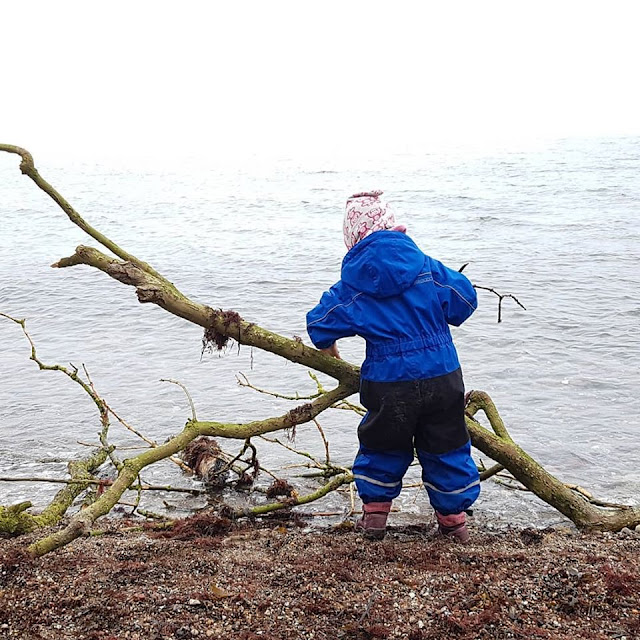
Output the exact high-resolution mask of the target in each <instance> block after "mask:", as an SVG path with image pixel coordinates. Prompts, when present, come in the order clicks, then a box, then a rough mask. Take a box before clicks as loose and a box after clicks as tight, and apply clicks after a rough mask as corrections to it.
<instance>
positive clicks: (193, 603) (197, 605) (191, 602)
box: [189, 598, 202, 607]
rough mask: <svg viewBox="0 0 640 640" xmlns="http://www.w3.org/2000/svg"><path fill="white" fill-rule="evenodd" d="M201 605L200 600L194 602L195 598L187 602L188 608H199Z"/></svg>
mask: <svg viewBox="0 0 640 640" xmlns="http://www.w3.org/2000/svg"><path fill="white" fill-rule="evenodd" d="M201 604H202V602H200V600H196V599H195V598H191V599H190V600H189V606H190V607H199V606H200V605H201Z"/></svg>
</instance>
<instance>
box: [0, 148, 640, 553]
mask: <svg viewBox="0 0 640 640" xmlns="http://www.w3.org/2000/svg"><path fill="white" fill-rule="evenodd" d="M0 151H5V152H8V153H13V154H17V155H19V156H20V157H21V163H20V169H21V171H22V173H23V174H25V175H27V176H28V177H29V178H31V179H32V180H33V181H34V182H35V183H36V185H37V186H38V187H39V188H40V189H42V190H43V191H44V192H45V193H46V194H47V195H49V196H50V197H51V198H52V199H53V200H54V201H55V202H56V203H57V204H58V205H59V206H60V208H61V209H62V210H63V211H64V212H65V214H66V215H67V216H68V218H69V219H70V221H71V222H73V223H74V224H76V225H77V226H79V227H80V228H81V229H83V230H84V231H85V232H86V233H87V234H88V235H89V236H90V237H92V238H93V239H95V240H96V241H98V242H99V243H100V244H101V245H102V246H103V247H105V248H106V249H107V250H108V251H110V252H111V253H112V254H113V256H115V257H112V256H108V255H106V254H105V253H103V252H101V251H99V250H98V249H95V248H91V247H86V246H79V247H77V248H76V250H75V252H74V253H73V254H72V255H71V256H69V257H65V258H61V259H59V260H57V261H56V262H55V263H54V264H53V265H52V266H53V267H55V268H67V267H73V266H78V265H87V266H90V267H93V268H95V269H98V270H99V271H102V272H103V273H105V274H106V275H108V276H109V277H111V278H114V279H115V280H118V281H119V282H121V283H123V284H125V285H128V286H132V287H134V288H135V290H136V294H137V297H138V300H139V302H141V303H152V304H156V305H158V306H160V307H161V308H163V309H165V310H166V311H168V312H170V313H172V314H174V315H176V316H179V317H181V318H184V319H186V320H188V321H189V322H192V323H194V324H197V325H199V326H201V327H202V328H203V329H204V338H203V344H204V346H210V347H211V348H214V349H221V348H224V346H225V345H226V344H227V342H228V341H229V340H230V339H233V340H236V341H237V342H238V343H239V344H243V345H249V346H252V347H256V348H259V349H263V350H265V351H269V352H272V353H275V354H276V355H279V356H281V357H283V358H285V359H287V360H290V361H292V362H296V363H299V364H302V365H304V366H306V367H309V368H310V369H313V370H315V371H320V372H322V373H324V374H327V375H328V376H330V377H332V378H333V379H335V380H336V381H337V385H336V386H335V387H334V388H333V389H331V390H328V391H327V390H325V389H323V388H321V387H320V385H319V392H318V393H317V394H316V395H315V396H314V397H313V398H310V399H308V400H307V401H305V402H303V403H302V404H299V405H298V406H296V407H294V408H293V409H291V410H290V411H288V412H286V413H285V414H283V415H281V416H276V417H270V418H266V419H264V420H258V421H253V422H249V423H221V422H215V421H207V420H199V419H197V418H196V416H195V412H194V413H193V415H192V418H191V419H190V420H188V421H187V423H186V425H185V426H184V428H183V429H182V430H181V431H180V432H179V433H178V434H176V435H175V436H174V437H172V438H171V439H169V440H168V441H167V442H165V443H163V444H161V445H158V446H154V447H153V448H151V449H149V450H146V451H144V452H143V453H140V454H139V455H137V456H134V457H131V458H128V459H126V460H124V461H122V462H120V461H119V460H117V459H116V458H114V457H113V456H112V454H113V452H112V451H109V448H108V447H105V445H104V442H103V450H104V453H105V455H110V456H111V457H112V462H113V464H114V466H115V467H116V468H117V470H118V475H117V477H116V479H115V480H114V481H113V482H112V483H111V485H110V486H108V487H106V489H105V491H104V492H103V493H102V494H101V495H100V496H99V497H97V499H96V500H95V501H94V502H93V503H92V504H90V505H89V506H87V507H86V508H85V509H83V510H81V511H80V512H78V513H77V514H75V515H74V516H72V517H71V519H70V520H69V523H68V524H67V526H66V527H65V528H63V529H61V530H59V531H56V532H55V533H53V534H51V535H48V536H46V537H44V538H42V539H41V540H38V541H36V542H35V543H33V544H32V545H31V546H30V547H29V552H30V553H31V554H32V555H34V556H40V555H43V554H45V553H48V552H49V551H52V550H54V549H57V548H59V547H61V546H63V545H65V544H67V543H69V542H71V541H72V540H74V539H75V538H77V537H78V536H81V535H83V534H86V533H87V532H88V531H89V530H90V528H91V526H92V524H93V523H94V522H95V520H96V519H97V518H99V517H101V516H103V515H105V514H107V513H109V511H110V510H111V509H112V508H113V507H114V505H115V504H116V503H117V502H118V500H119V499H120V497H121V496H122V494H123V493H124V492H125V491H126V490H127V489H128V488H129V487H131V486H132V485H134V483H135V482H136V481H137V479H138V478H139V474H140V472H141V470H142V469H144V468H145V467H146V466H148V465H150V464H153V463H155V462H157V461H159V460H162V459H164V458H167V457H169V456H174V455H176V454H178V453H179V452H181V451H183V450H184V449H185V447H187V445H189V443H191V442H192V441H193V440H194V439H195V438H197V437H198V436H214V437H217V438H235V439H241V440H245V441H246V440H247V439H249V438H251V437H255V436H260V435H263V434H267V433H271V432H274V431H279V430H283V429H292V428H295V426H297V425H300V424H304V423H308V422H311V421H313V420H315V419H316V418H317V416H318V415H319V414H320V413H322V412H323V411H325V410H326V409H328V408H330V407H339V408H347V409H352V410H356V411H358V410H359V408H358V407H357V406H356V405H350V404H349V402H348V401H347V398H348V397H349V396H351V395H352V394H354V393H355V392H357V390H358V386H359V368H358V367H356V366H354V365H352V364H350V363H348V362H345V361H344V360H338V359H335V358H333V357H331V356H329V355H326V354H324V353H322V352H320V351H318V350H316V349H314V348H313V347H310V346H307V345H305V344H304V343H303V342H302V340H300V339H289V338H286V337H284V336H280V335H278V334H275V333H273V332H271V331H268V330H267V329H264V328H262V327H260V326H258V325H257V324H255V323H253V322H248V321H246V320H244V319H243V318H241V317H240V316H239V315H238V314H237V313H236V312H234V311H223V310H221V309H215V308H213V307H211V306H207V305H203V304H200V303H198V302H195V301H193V300H191V299H190V298H188V297H187V296H185V295H184V294H183V293H181V292H180V291H179V289H178V288H177V287H176V286H175V285H174V284H173V283H171V282H169V281H168V280H167V279H166V278H165V277H164V276H162V275H161V274H160V273H158V272H157V271H156V270H155V269H153V267H151V266H150V265H149V264H147V263H146V262H144V261H142V260H140V259H139V258H137V257H136V256H134V255H132V254H129V253H128V252H127V251H125V250H124V249H122V248H121V247H119V246H118V245H117V244H115V243H114V242H113V241H112V240H110V239H109V238H107V237H106V236H104V235H103V234H102V233H100V232H99V231H98V230H96V229H94V228H93V227H92V226H91V225H89V224H88V223H87V222H86V221H85V220H84V219H83V218H82V217H81V216H80V214H79V213H78V212H77V211H75V209H74V208H73V207H72V206H71V205H70V204H69V203H68V202H67V200H66V199H65V198H63V197H62V196H61V195H60V194H59V193H58V192H57V191H56V190H55V189H54V188H53V187H52V186H51V185H50V184H49V183H48V182H47V181H46V180H44V179H43V178H42V177H41V176H40V174H39V172H38V171H37V169H36V168H35V165H34V162H33V158H32V156H31V154H30V153H29V152H28V151H26V150H25V149H22V148H20V147H16V146H12V145H0ZM478 288H480V287H478ZM490 290H491V291H493V290H492V289H490ZM493 292H494V293H496V292H495V291H493ZM497 295H498V296H499V299H500V303H501V302H502V300H503V299H504V298H506V297H513V296H510V295H509V294H507V295H503V294H497ZM516 302H518V301H517V300H516ZM518 304H520V303H519V302H518ZM88 386H89V387H90V388H92V387H93V385H92V384H91V383H89V384H88ZM468 400H469V402H468V407H467V425H468V427H469V431H470V433H471V438H472V442H473V445H474V446H475V447H476V448H477V449H478V450H480V451H481V452H482V453H484V454H485V455H487V456H489V457H490V458H491V459H493V460H495V461H496V462H497V463H498V464H499V465H501V466H502V467H504V469H506V470H508V471H509V472H510V473H511V474H512V476H513V478H515V479H517V480H518V481H519V482H520V483H522V485H523V486H524V487H526V488H527V489H529V490H530V491H532V492H533V493H535V494H536V495H537V496H538V497H540V498H541V499H542V500H544V501H545V502H547V503H548V504H550V505H551V506H553V507H555V508H556V509H558V510H559V511H560V512H561V513H563V514H564V515H566V516H567V517H568V518H570V519H571V520H572V521H573V522H574V523H575V524H576V525H577V526H578V527H579V528H581V529H585V530H620V529H622V528H623V527H631V526H635V525H637V524H639V523H640V509H637V508H631V507H624V506H622V507H615V508H613V509H603V508H600V507H598V506H596V505H595V504H593V501H589V500H588V498H587V497H586V492H585V491H584V490H576V488H570V487H567V486H566V485H564V484H563V483H562V482H561V481H560V480H558V479H557V478H555V477H554V476H552V475H551V474H549V473H548V472H546V471H545V470H544V468H543V467H542V466H541V465H540V464H539V463H537V462H536V461H535V460H533V459H532V458H531V457H530V456H529V455H528V454H527V453H526V452H525V451H523V450H522V449H521V448H520V447H519V446H518V445H517V444H516V443H514V442H513V440H512V438H511V436H510V435H509V433H508V431H507V429H506V427H505V426H504V423H503V421H502V419H501V418H500V416H499V414H498V412H497V410H496V408H495V406H494V405H493V402H492V401H491V399H490V398H489V397H488V395H487V394H485V393H482V392H471V394H470V395H469V398H468ZM105 406H106V405H105ZM478 411H482V412H484V413H485V414H486V416H487V418H488V420H489V423H490V425H491V428H492V431H490V430H489V429H487V428H485V427H483V426H482V425H481V424H480V423H479V422H478V421H477V420H476V419H475V415H476V414H477V413H478ZM107 413H108V412H107ZM101 415H102V413H101ZM105 442H106V439H105ZM328 466H329V465H328V464H327V467H328ZM498 471H499V469H498V468H497V467H495V468H494V469H492V470H491V474H490V475H493V474H495V473H497V472H498ZM322 473H323V475H324V476H325V477H331V479H330V480H329V481H328V483H327V484H326V485H324V487H322V488H321V489H320V490H319V491H318V492H314V493H313V494H310V496H305V497H301V498H287V499H286V500H284V501H281V502H279V503H276V506H269V505H265V506H261V507H259V508H258V509H259V512H260V513H262V512H267V511H269V510H270V509H273V508H283V507H290V506H293V505H294V504H302V503H304V502H308V501H310V500H312V499H316V498H317V497H321V496H322V495H326V493H328V492H329V491H331V490H333V489H335V488H337V487H339V486H342V485H343V484H347V483H349V482H350V481H351V477H350V474H349V472H348V470H342V472H339V470H332V471H330V472H327V469H325V470H324V471H323V472H322ZM70 486H75V485H70ZM578 489H579V488H578ZM605 504H606V503H605ZM26 508H27V507H25V506H24V505H17V506H14V507H9V508H7V509H5V513H6V512H8V510H12V511H11V513H12V515H16V514H24V513H25V510H26ZM252 513H253V514H255V513H256V511H253V512H252ZM245 515H250V512H249V511H247V512H246V513H245ZM36 517H37V516H36Z"/></svg>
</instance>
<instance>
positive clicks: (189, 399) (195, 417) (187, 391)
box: [160, 378, 198, 422]
mask: <svg viewBox="0 0 640 640" xmlns="http://www.w3.org/2000/svg"><path fill="white" fill-rule="evenodd" d="M160 382H170V383H171V384H177V385H178V386H179V387H180V388H181V389H182V390H183V391H184V393H185V395H186V396H187V400H188V401H189V405H190V406H191V419H192V420H193V421H194V422H196V421H197V420H198V416H197V415H196V405H195V404H194V403H193V398H192V397H191V394H190V393H189V390H188V389H187V387H185V386H184V385H183V384H182V382H178V381H177V380H171V379H170V378H160Z"/></svg>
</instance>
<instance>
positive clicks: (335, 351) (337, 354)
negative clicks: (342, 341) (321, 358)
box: [320, 342, 342, 360]
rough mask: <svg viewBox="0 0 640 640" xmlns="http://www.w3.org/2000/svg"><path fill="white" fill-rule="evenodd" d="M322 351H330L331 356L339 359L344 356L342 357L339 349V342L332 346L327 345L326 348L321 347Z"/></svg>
mask: <svg viewBox="0 0 640 640" xmlns="http://www.w3.org/2000/svg"><path fill="white" fill-rule="evenodd" d="M320 351H322V352H323V353H328V354H329V355H330V356H333V357H334V358H338V360H342V358H341V357H340V352H339V351H338V343H337V342H334V343H333V344H332V345H331V346H330V347H327V348H326V349H320Z"/></svg>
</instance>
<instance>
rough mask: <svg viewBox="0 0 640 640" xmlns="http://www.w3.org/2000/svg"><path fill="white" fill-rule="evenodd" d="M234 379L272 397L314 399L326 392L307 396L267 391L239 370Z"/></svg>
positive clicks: (239, 383)
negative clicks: (252, 382)
mask: <svg viewBox="0 0 640 640" xmlns="http://www.w3.org/2000/svg"><path fill="white" fill-rule="evenodd" d="M241 376H242V378H241ZM236 380H237V381H238V385H240V386H241V387H247V388H248V389H253V390H254V391H257V392H258V393H263V394H264V395H267V396H271V397H272V398H280V399H282V400H315V399H316V398H318V397H320V396H321V395H322V394H323V393H326V392H325V391H324V390H323V391H318V392H317V393H314V394H311V395H308V396H301V395H300V394H299V393H297V392H296V394H295V395H285V394H282V393H276V392H275V391H268V390H267V389H261V388H260V387H256V386H255V385H253V384H251V382H250V381H249V378H247V376H246V375H245V374H244V373H242V371H240V372H239V373H238V375H236Z"/></svg>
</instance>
